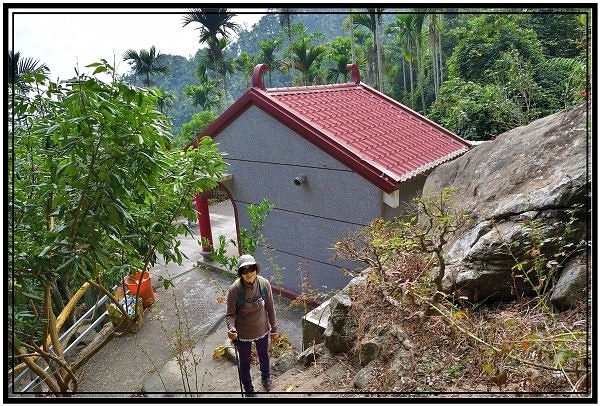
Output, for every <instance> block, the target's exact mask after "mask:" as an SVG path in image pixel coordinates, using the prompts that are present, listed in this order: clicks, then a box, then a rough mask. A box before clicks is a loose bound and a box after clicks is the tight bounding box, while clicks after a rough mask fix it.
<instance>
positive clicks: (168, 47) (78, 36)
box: [8, 5, 266, 80]
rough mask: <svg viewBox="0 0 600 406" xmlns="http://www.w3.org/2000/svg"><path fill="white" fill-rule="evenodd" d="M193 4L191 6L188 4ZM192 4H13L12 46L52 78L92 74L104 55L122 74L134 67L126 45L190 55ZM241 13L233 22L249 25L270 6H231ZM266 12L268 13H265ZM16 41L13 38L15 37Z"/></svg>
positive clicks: (194, 42) (193, 46) (194, 46)
mask: <svg viewBox="0 0 600 406" xmlns="http://www.w3.org/2000/svg"><path fill="white" fill-rule="evenodd" d="M192 6H193V5H190V8H191V7H192ZM187 11H189V9H188V8H184V9H181V8H165V6H162V7H160V8H148V9H141V8H129V9H127V8H112V9H110V8H104V9H82V8H76V7H73V8H68V9H67V8H17V7H15V8H11V9H10V10H9V13H10V14H9V18H8V19H9V27H8V34H9V37H8V41H9V42H8V49H9V50H13V51H14V52H20V56H21V58H33V59H35V60H38V61H39V62H40V63H44V64H46V65H47V66H48V67H49V68H50V70H51V78H52V79H53V80H58V79H68V78H72V77H73V76H75V67H76V66H78V67H79V71H80V73H88V74H90V73H91V69H90V68H85V65H88V64H90V63H93V62H98V61H99V60H100V59H106V60H107V61H108V62H109V63H110V64H111V65H113V66H115V67H116V69H117V72H118V73H119V74H123V73H127V72H129V71H130V66H129V64H128V63H127V62H125V61H123V58H122V56H123V54H124V53H125V51H127V50H128V49H134V50H136V51H138V52H139V51H140V50H141V49H146V50H149V49H150V47H152V45H154V46H155V48H156V50H157V51H158V52H160V53H162V54H171V55H181V56H183V57H186V58H189V57H192V56H193V55H194V54H195V53H196V51H197V50H198V48H199V47H200V44H199V42H198V38H199V31H198V29H197V27H199V26H200V25H199V24H197V23H190V24H188V25H187V26H185V27H183V23H182V18H183V14H185V13H186V12H187ZM229 11H230V12H234V13H239V14H238V15H237V16H236V17H235V18H234V19H233V21H234V22H235V23H238V24H240V25H241V26H242V27H244V26H245V27H246V28H247V29H250V28H251V27H252V25H253V24H255V23H256V22H258V20H259V19H260V17H261V14H258V13H264V12H265V11H266V9H257V8H236V9H234V8H231V9H229ZM263 15H264V14H263ZM13 40H14V42H13Z"/></svg>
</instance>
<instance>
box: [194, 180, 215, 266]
mask: <svg viewBox="0 0 600 406" xmlns="http://www.w3.org/2000/svg"><path fill="white" fill-rule="evenodd" d="M209 196H210V192H203V193H196V196H195V198H194V200H195V201H196V214H197V216H198V225H199V226H200V238H201V243H202V254H203V255H204V254H211V253H212V250H213V239H212V229H211V227H210V213H209V211H208V197H209Z"/></svg>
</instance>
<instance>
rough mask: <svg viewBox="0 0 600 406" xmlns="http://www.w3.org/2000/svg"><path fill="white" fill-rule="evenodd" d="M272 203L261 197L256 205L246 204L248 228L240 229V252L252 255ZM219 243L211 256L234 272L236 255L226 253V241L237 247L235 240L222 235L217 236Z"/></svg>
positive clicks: (260, 236)
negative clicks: (248, 219) (248, 218)
mask: <svg viewBox="0 0 600 406" xmlns="http://www.w3.org/2000/svg"><path fill="white" fill-rule="evenodd" d="M273 207H274V205H273V204H270V203H269V201H268V200H267V199H263V200H262V202H260V204H258V205H254V204H249V205H248V215H249V216H250V222H251V226H250V229H249V230H248V229H246V228H241V229H240V240H241V241H240V242H241V252H243V253H244V254H250V255H254V254H255V252H256V247H257V246H258V243H259V241H260V239H261V238H262V228H263V225H264V223H265V221H266V219H267V216H268V215H269V213H270V212H271V211H272V210H273ZM218 240H219V245H218V246H217V247H216V249H215V250H214V251H213V254H212V258H213V259H214V260H215V261H217V262H218V263H219V264H221V265H223V266H224V267H225V268H226V269H227V270H228V271H230V272H233V273H235V267H236V265H237V257H236V256H229V255H227V246H228V243H230V244H232V245H233V246H236V247H237V242H236V241H235V240H233V239H230V240H229V241H227V238H226V237H225V236H224V235H220V236H219V237H218Z"/></svg>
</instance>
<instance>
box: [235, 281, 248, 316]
mask: <svg viewBox="0 0 600 406" xmlns="http://www.w3.org/2000/svg"><path fill="white" fill-rule="evenodd" d="M235 286H236V288H237V304H236V308H237V309H239V308H240V307H242V306H243V305H244V301H245V300H246V295H245V294H244V286H243V285H242V280H241V279H240V278H237V279H236V280H235Z"/></svg>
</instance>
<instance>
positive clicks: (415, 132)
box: [201, 65, 470, 192]
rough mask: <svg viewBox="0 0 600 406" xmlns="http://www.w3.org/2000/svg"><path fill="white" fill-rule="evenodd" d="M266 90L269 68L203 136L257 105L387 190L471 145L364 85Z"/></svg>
mask: <svg viewBox="0 0 600 406" xmlns="http://www.w3.org/2000/svg"><path fill="white" fill-rule="evenodd" d="M349 69H351V70H352V76H353V83H344V84H334V85H319V86H304V87H293V88H273V89H266V88H265V87H264V85H263V83H262V76H261V74H262V72H263V71H264V70H266V67H265V65H258V66H257V67H256V68H255V72H254V76H253V87H252V88H251V89H250V90H249V91H248V92H246V93H245V94H244V95H243V96H242V97H241V98H240V99H238V101H236V102H235V103H234V104H233V105H231V106H230V107H229V109H227V110H226V111H225V112H224V113H223V114H222V115H221V116H219V118H218V119H217V120H215V122H213V123H212V124H211V125H210V126H209V127H208V128H206V130H205V131H204V132H203V134H201V135H204V134H210V135H211V136H214V135H216V134H218V133H219V132H220V131H221V130H222V129H223V128H225V127H226V126H227V125H228V124H229V122H231V121H232V120H234V119H235V118H236V117H237V116H239V114H241V113H242V112H243V111H244V110H246V109H247V108H248V107H250V105H252V104H254V105H256V106H258V107H259V108H261V109H263V110H264V111H265V112H267V113H268V114H270V115H271V116H273V117H275V118H277V119H278V120H280V121H281V122H283V123H284V124H286V125H288V126H289V127H290V128H292V129H293V130H294V131H296V132H297V133H298V134H300V135H301V136H303V137H304V138H306V139H307V140H308V141H310V142H312V143H313V144H315V145H316V146H318V147H319V148H321V149H323V150H324V151H325V152H327V153H329V154H330V155H331V156H333V157H334V158H336V159H338V160H339V161H341V162H342V163H344V164H345V165H347V166H348V167H350V168H351V169H354V170H355V171H357V172H358V173H359V174H361V175H362V176H363V177H365V178H366V179H368V180H369V181H371V182H372V183H374V184H375V185H377V186H378V187H379V188H381V189H382V190H384V191H386V192H391V191H392V190H394V189H396V187H397V186H398V183H400V182H403V181H405V180H407V179H410V178H412V177H414V176H416V175H418V174H420V173H423V172H425V171H427V170H428V169H431V168H433V167H435V166H437V165H439V164H441V163H442V162H445V161H447V160H450V159H452V158H454V157H456V156H458V155H460V154H462V153H464V152H466V151H467V150H468V148H469V146H470V144H469V143H468V142H467V141H465V140H463V139H462V138H460V137H458V136H457V135H455V134H453V133H451V132H450V131H448V130H446V129H444V128H443V127H441V126H439V125H438V124H436V123H434V122H432V121H431V120H429V119H427V118H425V117H424V116H421V115H420V114H418V113H416V112H415V111H413V110H411V109H409V108H408V107H406V106H404V105H402V104H400V103H398V102H397V101H395V100H393V99H391V98H389V97H387V96H386V95H384V94H382V93H380V92H378V91H377V90H375V89H373V88H371V87H369V86H367V85H365V84H364V83H361V82H360V79H359V77H358V70H356V68H355V67H354V66H349Z"/></svg>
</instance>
